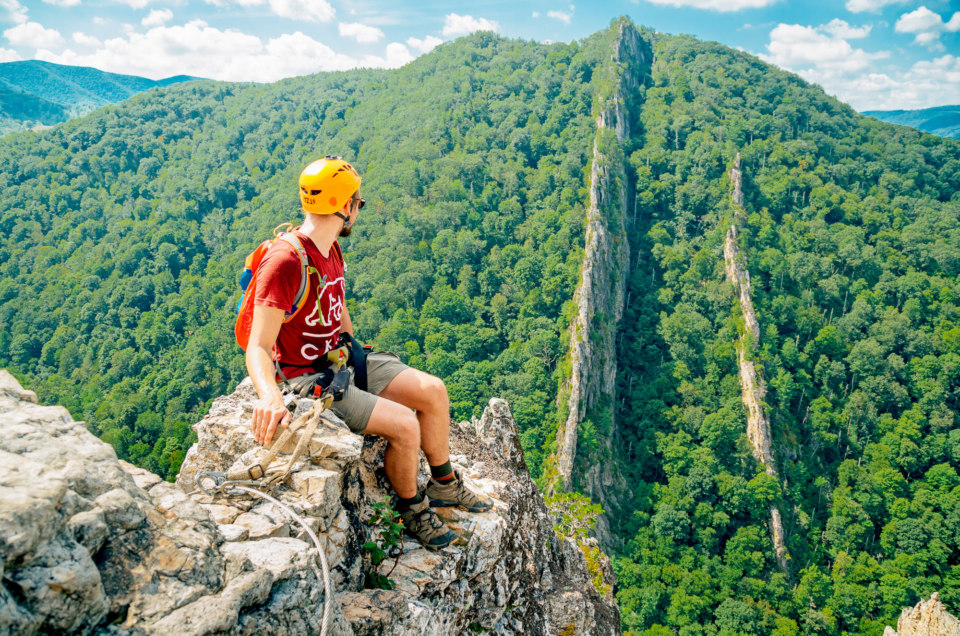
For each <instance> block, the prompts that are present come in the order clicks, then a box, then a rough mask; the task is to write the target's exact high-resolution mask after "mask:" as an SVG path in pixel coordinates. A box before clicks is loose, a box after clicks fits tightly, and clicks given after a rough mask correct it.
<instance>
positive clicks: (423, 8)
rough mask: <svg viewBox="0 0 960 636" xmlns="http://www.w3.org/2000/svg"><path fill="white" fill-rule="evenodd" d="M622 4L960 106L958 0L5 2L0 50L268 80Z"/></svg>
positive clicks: (874, 94)
mask: <svg viewBox="0 0 960 636" xmlns="http://www.w3.org/2000/svg"><path fill="white" fill-rule="evenodd" d="M619 15H627V16H629V17H630V18H632V19H633V20H634V21H635V22H636V23H638V24H643V25H646V26H649V27H652V28H654V29H656V30H658V31H662V32H665V33H674V34H676V33H687V34H690V35H693V36H695V37H697V38H700V39H705V40H715V41H717V42H721V43H723V44H726V45H728V46H732V47H737V48H741V49H743V50H745V51H747V52H750V53H754V54H756V55H759V56H761V57H763V58H764V59H765V60H767V61H768V62H771V63H773V64H776V65H778V66H780V67H782V68H785V69H788V70H791V71H794V72H797V73H799V74H800V75H801V76H803V77H804V78H805V79H807V80H809V81H812V82H816V83H818V84H820V85H822V86H823V87H824V89H825V90H826V91H827V92H828V93H830V94H832V95H836V96H837V97H839V98H840V99H842V100H844V101H846V102H848V103H850V104H851V105H852V106H853V107H854V108H857V109H858V110H868V109H894V108H925V107H929V106H939V105H946V104H960V0H834V1H832V2H828V1H826V0H807V1H804V2H801V1H797V0H603V1H595V2H591V3H589V4H586V3H578V2H576V0H574V1H573V2H570V0H567V1H564V2H558V1H547V0H534V1H532V2H516V1H513V2H507V1H502V0H476V1H474V2H470V3H453V2H443V3H441V2H434V1H432V0H424V1H421V2H406V1H403V0H396V1H393V2H390V1H387V0H372V1H364V0H356V1H354V2H347V1H343V0H205V1H203V0H200V1H197V0H29V1H24V0H0V34H2V37H0V62H10V61H16V60H24V59H43V60H48V61H51V62H58V63H61V64H77V65H84V66H94V67H96V68H100V69H103V70H106V71H112V72H116V73H129V74H134V75H143V76H146V77H151V78H154V79H159V78H162V77H167V76H170V75H179V74H188V75H196V76H201V77H208V78H213V79H223V80H250V81H260V82H267V81H274V80H277V79H280V78H283V77H289V76H293V75H304V74H307V73H314V72H317V71H329V70H342V69H348V68H355V67H359V66H376V67H396V66H400V65H402V64H405V63H407V62H409V61H410V60H412V59H414V58H415V57H417V56H419V55H422V54H424V53H426V52H428V51H429V50H431V49H432V48H433V47H434V46H436V45H438V44H440V43H442V42H444V41H447V40H451V39H454V38H456V37H459V36H461V35H465V34H467V33H470V32H472V31H475V30H477V29H492V30H495V31H497V32H499V33H500V34H502V35H504V36H508V37H517V38H523V39H533V40H540V41H546V40H550V41H571V40H576V39H579V38H583V37H586V36H587V35H589V34H591V33H593V32H595V31H597V30H599V29H602V28H604V27H605V26H607V25H608V24H609V23H610V20H611V19H613V18H615V17H617V16H619Z"/></svg>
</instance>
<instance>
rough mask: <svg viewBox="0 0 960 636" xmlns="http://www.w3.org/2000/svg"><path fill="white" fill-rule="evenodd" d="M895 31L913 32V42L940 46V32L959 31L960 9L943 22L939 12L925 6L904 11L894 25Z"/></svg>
mask: <svg viewBox="0 0 960 636" xmlns="http://www.w3.org/2000/svg"><path fill="white" fill-rule="evenodd" d="M894 29H895V30H896V32H897V33H912V34H914V36H915V37H914V38H913V42H914V44H921V45H924V46H935V47H940V46H941V45H940V34H941V33H944V32H946V31H960V11H957V12H956V13H954V14H953V17H952V18H950V21H949V22H944V21H943V18H941V17H940V14H938V13H934V12H933V11H931V10H930V9H928V8H927V7H925V6H924V7H920V8H919V9H917V10H916V11H911V12H910V13H904V14H903V15H902V16H900V19H899V20H897V24H896V25H895V26H894Z"/></svg>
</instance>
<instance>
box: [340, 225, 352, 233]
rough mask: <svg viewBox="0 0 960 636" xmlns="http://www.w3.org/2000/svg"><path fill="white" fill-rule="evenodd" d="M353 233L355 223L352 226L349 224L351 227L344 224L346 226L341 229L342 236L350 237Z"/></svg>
mask: <svg viewBox="0 0 960 636" xmlns="http://www.w3.org/2000/svg"><path fill="white" fill-rule="evenodd" d="M352 231H353V223H351V224H349V225H347V224H346V223H344V224H343V227H342V228H340V236H350V232H352Z"/></svg>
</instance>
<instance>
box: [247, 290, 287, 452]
mask: <svg viewBox="0 0 960 636" xmlns="http://www.w3.org/2000/svg"><path fill="white" fill-rule="evenodd" d="M283 316H284V313H283V310H282V309H276V308H274V307H265V306H263V305H256V306H255V307H254V308H253V324H252V325H251V327H250V341H249V343H248V344H247V354H246V356H245V361H246V363H247V373H249V374H250V379H251V380H253V386H254V388H256V389H257V395H258V396H260V399H259V400H258V401H257V403H256V405H255V406H254V408H253V437H254V439H256V440H257V441H258V442H260V443H261V444H264V445H266V444H269V443H270V441H271V440H272V439H273V434H274V431H276V430H277V425H278V424H279V425H281V426H286V425H287V424H288V423H289V422H290V411H288V410H287V407H285V406H284V405H283V395H281V393H280V388H279V387H278V386H277V380H276V377H277V372H276V369H275V368H274V365H273V353H272V351H273V345H274V344H275V343H276V342H277V336H278V335H279V334H280V327H281V326H282V325H283Z"/></svg>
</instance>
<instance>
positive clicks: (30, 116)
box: [0, 60, 199, 135]
mask: <svg viewBox="0 0 960 636" xmlns="http://www.w3.org/2000/svg"><path fill="white" fill-rule="evenodd" d="M195 79H199V78H195V77H188V76H186V75H178V76H176V77H168V78H166V79H162V80H151V79H147V78H146V77H137V76H135V75H120V74H117V73H107V72H104V71H100V70H97V69H95V68H90V67H85V66H66V65H63V64H53V63H52V62H43V61H41V60H27V61H22V62H4V63H2V64H0V135H4V134H7V133H10V132H14V131H17V130H28V129H30V128H33V127H35V126H36V125H38V124H40V125H45V126H51V125H53V124H57V123H60V122H63V121H66V120H67V119H69V118H70V117H76V116H79V115H83V114H85V113H89V112H90V111H92V110H94V109H96V108H99V107H101V106H104V105H106V104H113V103H115V102H119V101H121V100H124V99H127V98H128V97H131V96H133V95H136V94H137V93H140V92H143V91H146V90H149V89H151V88H154V87H158V86H169V85H171V84H176V83H179V82H185V81H190V80H195Z"/></svg>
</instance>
